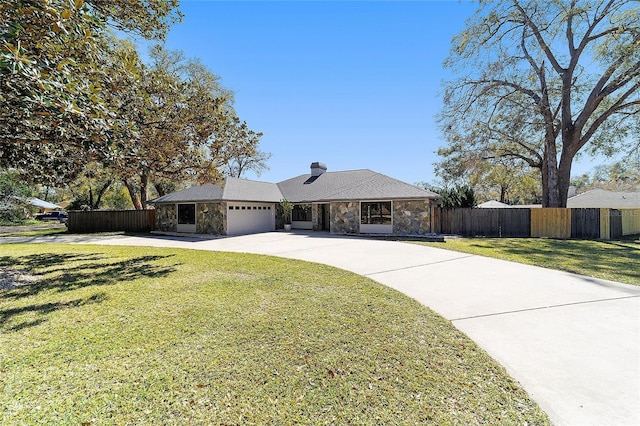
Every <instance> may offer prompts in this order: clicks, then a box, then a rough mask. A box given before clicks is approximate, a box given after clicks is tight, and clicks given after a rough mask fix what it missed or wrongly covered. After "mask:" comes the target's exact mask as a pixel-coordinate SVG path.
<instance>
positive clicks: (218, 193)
mask: <svg viewBox="0 0 640 426" xmlns="http://www.w3.org/2000/svg"><path fill="white" fill-rule="evenodd" d="M221 197H222V188H221V187H220V186H219V185H214V184H212V183H207V184H204V185H200V186H192V187H191V188H187V189H183V190H182V191H177V192H172V193H171V194H167V195H163V196H162V197H158V198H155V199H153V200H149V201H148V202H149V203H180V202H183V201H216V200H220V199H221Z"/></svg>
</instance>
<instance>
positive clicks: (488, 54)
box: [439, 0, 640, 207]
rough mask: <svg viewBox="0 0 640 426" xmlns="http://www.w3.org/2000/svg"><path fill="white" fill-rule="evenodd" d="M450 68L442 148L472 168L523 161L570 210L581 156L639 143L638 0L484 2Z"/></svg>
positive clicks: (548, 200)
mask: <svg viewBox="0 0 640 426" xmlns="http://www.w3.org/2000/svg"><path fill="white" fill-rule="evenodd" d="M445 66H447V67H448V68H449V69H450V70H451V71H453V72H454V73H456V74H458V76H459V78H457V79H456V80H454V81H450V82H448V83H446V86H445V95H444V102H445V105H444V108H443V111H442V113H441V115H440V124H441V127H442V130H443V133H444V135H445V137H446V138H447V141H448V146H447V147H445V148H442V149H441V150H440V151H439V153H440V155H442V156H443V158H444V161H445V162H451V163H453V164H457V165H459V166H460V167H461V168H462V169H464V168H465V167H468V166H469V165H470V164H476V163H477V162H483V161H488V162H492V161H495V160H498V159H504V158H512V159H518V160H519V161H521V162H524V163H525V164H528V165H529V166H531V167H534V168H537V169H538V170H539V171H540V176H541V180H542V190H543V191H542V198H543V200H542V201H543V205H545V206H556V207H558V206H559V207H563V206H565V205H566V198H567V190H568V187H569V179H570V175H571V167H572V163H573V160H574V158H575V157H576V156H577V155H578V154H579V153H581V152H586V153H596V152H598V153H603V154H605V155H610V154H613V153H616V152H619V151H621V150H624V149H632V148H633V147H635V148H636V149H637V146H638V129H639V127H638V123H639V117H640V97H639V93H640V91H639V89H640V6H639V5H638V2H637V1H632V0H581V1H578V0H571V1H560V0H535V1H534V0H501V1H481V2H480V8H479V9H478V11H477V12H476V14H475V15H474V16H473V17H472V18H471V19H470V20H469V21H468V23H467V28H466V29H465V30H464V31H463V32H461V33H460V34H458V35H457V36H456V37H455V38H454V40H453V46H452V50H451V54H450V56H449V58H448V59H447V61H446V63H445Z"/></svg>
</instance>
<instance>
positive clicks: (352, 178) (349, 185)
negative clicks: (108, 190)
mask: <svg viewBox="0 0 640 426" xmlns="http://www.w3.org/2000/svg"><path fill="white" fill-rule="evenodd" d="M314 164H315V163H314ZM283 198H284V199H287V200H289V201H291V202H293V203H310V202H327V201H340V200H379V199H387V200H388V199H425V198H431V199H437V198H440V196H439V195H438V194H436V193H435V192H431V191H426V190H424V189H420V188H418V187H416V186H413V185H409V184H408V183H405V182H402V181H400V180H397V179H393V178H391V177H389V176H386V175H383V174H380V173H376V172H373V171H371V170H367V169H364V170H350V171H343V172H324V173H322V174H320V175H319V176H313V175H312V174H306V175H300V176H297V177H294V178H292V179H288V180H285V181H282V182H280V183H278V184H275V183H268V182H259V181H252V180H246V179H238V178H232V177H230V178H227V179H226V181H225V183H224V187H221V186H220V185H213V184H206V185H201V186H194V187H192V188H188V189H185V190H182V191H178V192H174V193H171V194H167V195H164V196H162V197H158V198H156V199H153V200H150V201H149V203H179V202H188V201H201V202H202V201H252V202H278V201H280V200H281V199H283Z"/></svg>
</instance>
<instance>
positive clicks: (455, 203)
mask: <svg viewBox="0 0 640 426" xmlns="http://www.w3.org/2000/svg"><path fill="white" fill-rule="evenodd" d="M417 186H419V187H421V188H423V189H427V190H429V191H433V192H435V193H437V194H439V195H440V196H441V197H442V207H463V208H471V207H475V206H476V205H477V204H478V200H477V197H476V193H475V190H474V189H473V186H471V185H470V184H468V183H455V184H453V185H446V184H445V185H431V184H429V183H426V182H418V183H417Z"/></svg>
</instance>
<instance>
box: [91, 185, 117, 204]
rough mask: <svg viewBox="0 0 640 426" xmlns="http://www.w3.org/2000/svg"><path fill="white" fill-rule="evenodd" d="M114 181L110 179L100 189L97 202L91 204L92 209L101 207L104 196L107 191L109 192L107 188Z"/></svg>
mask: <svg viewBox="0 0 640 426" xmlns="http://www.w3.org/2000/svg"><path fill="white" fill-rule="evenodd" d="M112 183H113V181H111V180H110V181H109V182H107V183H105V184H104V185H102V188H100V190H99V191H98V194H97V198H96V202H95V204H93V205H92V206H91V209H92V210H98V209H99V208H100V203H101V202H102V196H103V195H104V193H105V192H107V189H109V187H110V186H111V184H112Z"/></svg>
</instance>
